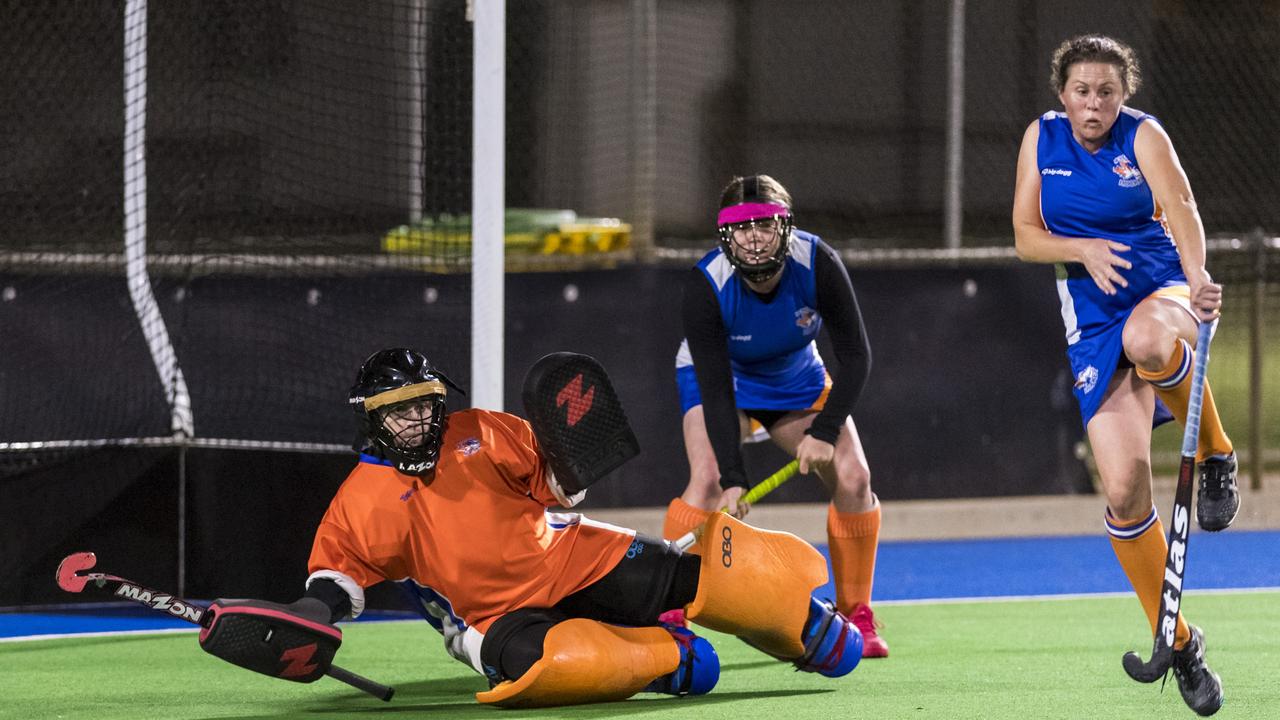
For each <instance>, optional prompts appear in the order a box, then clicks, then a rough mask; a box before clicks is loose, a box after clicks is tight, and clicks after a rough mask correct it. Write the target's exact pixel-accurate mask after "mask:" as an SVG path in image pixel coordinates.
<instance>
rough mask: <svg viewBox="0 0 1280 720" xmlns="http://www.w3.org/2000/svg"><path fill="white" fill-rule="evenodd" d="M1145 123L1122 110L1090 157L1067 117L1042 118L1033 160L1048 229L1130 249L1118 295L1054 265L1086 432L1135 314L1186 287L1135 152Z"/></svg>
mask: <svg viewBox="0 0 1280 720" xmlns="http://www.w3.org/2000/svg"><path fill="white" fill-rule="evenodd" d="M1145 121H1151V122H1158V121H1157V120H1156V119H1155V118H1154V117H1152V116H1151V115H1147V114H1146V113H1144V112H1142V111H1140V110H1134V109H1133V108H1128V107H1123V108H1121V109H1120V115H1119V117H1118V118H1117V119H1116V122H1115V124H1114V125H1113V126H1112V127H1111V134H1110V137H1108V139H1107V142H1106V144H1105V145H1103V146H1102V148H1100V149H1099V150H1098V151H1097V152H1096V153H1091V152H1089V151H1088V150H1086V149H1085V148H1084V147H1083V146H1082V145H1080V143H1079V142H1077V141H1076V139H1075V138H1074V137H1073V136H1072V134H1071V122H1070V121H1069V120H1068V119H1067V116H1066V114H1065V113H1061V112H1047V113H1045V114H1044V115H1042V116H1041V117H1040V141H1039V143H1038V145H1037V146H1036V161H1037V166H1038V168H1039V170H1040V215H1041V217H1042V218H1043V219H1044V224H1045V227H1047V228H1048V229H1049V232H1051V233H1053V234H1054V235H1058V236H1062V237H1068V238H1104V239H1108V240H1115V241H1118V242H1122V243H1124V244H1126V245H1128V246H1129V248H1130V249H1129V250H1128V251H1127V252H1123V253H1118V254H1119V255H1120V256H1121V257H1123V258H1124V259H1126V260H1128V261H1129V262H1131V263H1133V268H1131V269H1129V270H1123V269H1119V270H1118V272H1119V273H1120V274H1121V275H1122V276H1123V277H1124V278H1125V280H1126V281H1128V283H1129V285H1128V287H1120V286H1118V285H1117V286H1116V290H1117V293H1116V294H1115V295H1106V294H1104V293H1103V292H1102V290H1101V289H1099V288H1098V286H1097V284H1095V283H1094V281H1093V278H1091V277H1090V276H1089V273H1088V271H1087V270H1085V268H1084V265H1082V264H1080V263H1066V264H1063V265H1061V266H1059V272H1058V297H1059V299H1060V300H1061V301H1062V319H1063V323H1064V324H1065V326H1066V335H1067V345H1068V348H1067V356H1068V357H1069V358H1070V360H1071V369H1072V372H1073V373H1074V374H1075V378H1076V383H1075V394H1076V398H1077V399H1078V400H1079V401H1080V412H1081V415H1082V416H1083V418H1084V422H1085V425H1086V426H1087V425H1088V423H1089V419H1090V418H1091V417H1093V414H1094V412H1096V411H1097V408H1098V405H1099V404H1100V403H1101V402H1102V397H1103V395H1104V394H1105V392H1106V389H1107V384H1108V383H1109V381H1110V379H1111V376H1112V374H1113V373H1114V372H1115V369H1116V363H1117V362H1118V361H1119V359H1120V354H1121V352H1122V351H1123V347H1122V345H1121V331H1122V330H1123V328H1124V323H1125V321H1127V320H1128V319H1129V314H1130V313H1131V312H1132V311H1133V308H1134V307H1136V306H1137V305H1138V303H1140V302H1142V300H1144V299H1145V298H1147V297H1148V296H1150V295H1151V294H1152V293H1154V292H1156V291H1158V290H1160V289H1161V288H1164V287H1168V286H1171V285H1180V284H1186V277H1185V276H1184V275H1183V273H1182V265H1181V259H1180V257H1179V255H1178V249H1177V246H1176V245H1174V242H1173V238H1172V237H1171V236H1170V234H1169V232H1168V228H1167V227H1166V226H1165V224H1164V220H1163V213H1162V211H1161V209H1160V208H1159V207H1158V206H1157V205H1156V202H1155V199H1154V198H1153V196H1152V195H1151V188H1150V187H1149V186H1148V185H1147V182H1146V179H1145V178H1144V177H1143V176H1142V169H1141V168H1140V167H1138V163H1137V155H1136V153H1135V152H1134V149H1133V143H1134V138H1135V137H1136V135H1137V132H1138V126H1139V125H1141V123H1143V122H1145Z"/></svg>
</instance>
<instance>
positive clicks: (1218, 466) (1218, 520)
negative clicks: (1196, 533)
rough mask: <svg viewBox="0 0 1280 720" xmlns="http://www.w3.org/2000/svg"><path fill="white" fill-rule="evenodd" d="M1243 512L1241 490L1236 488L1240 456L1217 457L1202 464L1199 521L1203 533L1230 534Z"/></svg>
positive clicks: (1198, 504)
mask: <svg viewBox="0 0 1280 720" xmlns="http://www.w3.org/2000/svg"><path fill="white" fill-rule="evenodd" d="M1238 512H1240V488H1239V487H1237V486H1236V454H1235V453H1231V454H1230V455H1227V456H1226V457H1221V456H1214V457H1211V458H1209V459H1207V460H1205V461H1204V462H1202V463H1200V490H1199V492H1198V493H1196V521H1197V522H1199V523H1200V528H1201V529H1202V530H1208V531H1210V532H1215V531H1218V530H1226V529H1227V528H1228V527H1229V526H1230V525H1231V521H1232V520H1235V519H1236V513H1238Z"/></svg>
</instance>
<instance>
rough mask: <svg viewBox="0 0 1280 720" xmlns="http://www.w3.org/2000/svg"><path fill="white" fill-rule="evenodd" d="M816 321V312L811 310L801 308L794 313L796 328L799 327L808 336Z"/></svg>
mask: <svg viewBox="0 0 1280 720" xmlns="http://www.w3.org/2000/svg"><path fill="white" fill-rule="evenodd" d="M817 320H818V311H817V310H814V309H813V308H807V307H802V308H800V309H799V310H797V311H796V326H797V327H800V328H801V329H803V330H804V331H805V334H808V333H810V332H812V331H813V327H814V324H815V323H816V322H817Z"/></svg>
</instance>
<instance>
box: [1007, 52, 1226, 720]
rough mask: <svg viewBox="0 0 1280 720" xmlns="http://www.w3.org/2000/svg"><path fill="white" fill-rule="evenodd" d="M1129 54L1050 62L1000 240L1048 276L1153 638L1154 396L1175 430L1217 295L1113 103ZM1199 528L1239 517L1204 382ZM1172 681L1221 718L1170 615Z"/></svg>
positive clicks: (1118, 100) (1147, 154) (1168, 166)
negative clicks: (1045, 96) (1048, 99)
mask: <svg viewBox="0 0 1280 720" xmlns="http://www.w3.org/2000/svg"><path fill="white" fill-rule="evenodd" d="M1138 81H1139V75H1138V66H1137V60H1136V58H1135V56H1134V53H1133V51H1132V50H1131V49H1130V48H1128V47H1126V46H1125V45H1123V44H1121V43H1119V42H1117V41H1115V40H1113V39H1111V38H1108V37H1104V36H1097V35H1094V36H1081V37H1077V38H1073V39H1070V40H1068V41H1066V42H1064V43H1063V44H1062V45H1061V46H1060V47H1059V48H1058V50H1057V52H1056V53H1055V54H1054V56H1053V63H1052V82H1053V89H1054V92H1055V93H1056V94H1057V96H1058V99H1059V100H1060V101H1061V102H1062V104H1063V107H1064V108H1065V112H1048V113H1045V114H1044V115H1042V116H1041V117H1040V118H1039V119H1037V120H1035V121H1034V122H1032V123H1031V125H1030V126H1028V127H1027V131H1026V134H1025V135H1024V136H1023V139H1022V149H1021V152H1020V154H1019V156H1018V176H1017V187H1016V189H1015V192H1014V204H1013V227H1014V235H1015V238H1016V243H1017V250H1018V256H1019V257H1020V258H1022V259H1023V260H1025V261H1028V262H1052V263H1059V265H1058V295H1059V297H1061V299H1062V317H1063V319H1064V320H1065V321H1066V331H1067V357H1068V358H1069V359H1070V361H1071V369H1072V372H1073V373H1074V374H1075V378H1076V382H1075V395H1076V399H1077V400H1078V401H1079V403H1080V412H1081V415H1082V417H1083V419H1084V424H1085V428H1086V431H1087V433H1088V435H1089V444H1090V446H1091V447H1092V448H1093V456H1094V459H1095V461H1096V462H1097V467H1098V475H1099V476H1100V478H1101V481H1102V486H1103V491H1104V492H1105V493H1106V496H1107V512H1106V525H1107V532H1108V533H1109V534H1110V535H1111V546H1112V548H1113V549H1114V550H1115V553H1116V557H1117V558H1118V559H1119V561H1120V565H1121V567H1123V568H1124V571H1125V574H1126V575H1128V577H1129V581H1130V583H1132V585H1133V588H1134V590H1135V591H1136V592H1137V594H1138V599H1139V600H1140V601H1141V602H1142V606H1143V608H1144V609H1145V610H1146V613H1147V617H1148V619H1149V620H1150V622H1151V627H1152V632H1153V633H1154V632H1155V630H1156V622H1157V617H1158V615H1159V611H1160V593H1161V587H1162V584H1163V576H1164V571H1165V556H1166V553H1167V552H1168V544H1167V541H1166V540H1165V531H1164V526H1163V524H1162V523H1161V522H1160V518H1159V516H1158V515H1157V513H1156V509H1155V506H1154V505H1153V504H1152V500H1151V497H1152V491H1151V428H1152V417H1153V413H1155V411H1156V408H1157V402H1156V398H1159V400H1160V401H1161V402H1163V404H1164V405H1165V406H1167V408H1168V410H1169V411H1171V412H1172V414H1173V415H1174V416H1175V417H1176V418H1177V419H1178V421H1179V422H1185V420H1186V417H1187V404H1188V399H1189V397H1190V394H1191V364H1192V357H1193V354H1194V351H1193V346H1194V343H1195V341H1196V330H1197V325H1198V323H1199V322H1200V321H1206V322H1207V321H1216V318H1217V317H1218V312H1219V309H1220V307H1221V305H1222V287H1221V286H1219V285H1216V284H1214V283H1213V281H1212V280H1211V279H1210V277H1209V273H1208V272H1206V271H1205V267H1204V261H1205V241H1204V228H1203V226H1202V225H1201V222H1200V215H1199V212H1198V211H1197V209H1196V203H1195V199H1194V197H1193V196H1192V194H1191V187H1190V184H1189V183H1188V181H1187V177H1186V175H1185V174H1184V173H1183V171H1182V166H1181V164H1180V163H1179V161H1178V156H1177V153H1176V152H1174V149H1173V144H1172V142H1170V140H1169V136H1168V135H1166V134H1165V131H1164V129H1163V128H1161V126H1160V124H1159V122H1158V121H1156V119H1155V118H1153V117H1152V116H1150V115H1147V114H1145V113H1143V112H1142V111H1140V110H1134V109H1133V108H1129V107H1125V106H1124V102H1125V100H1126V99H1128V98H1129V97H1130V96H1131V95H1132V94H1133V93H1135V92H1136V91H1137V90H1138ZM1197 460H1198V461H1199V462H1200V490H1199V497H1198V501H1197V503H1196V505H1197V507H1196V511H1197V512H1196V516H1197V518H1198V520H1199V523H1200V526H1201V527H1202V528H1204V529H1205V530H1222V529H1224V528H1226V527H1227V526H1228V525H1230V524H1231V521H1232V519H1234V518H1235V515H1236V512H1237V510H1238V509H1239V494H1238V491H1237V489H1236V480H1235V468H1236V461H1235V454H1234V453H1233V452H1232V445H1231V440H1230V439H1228V438H1227V435H1226V433H1225V432H1224V431H1223V429H1222V423H1221V421H1220V420H1219V418H1218V411H1217V409H1216V408H1215V406H1214V403H1213V395H1212V393H1211V392H1210V391H1209V387H1208V383H1207V381H1206V383H1205V387H1204V400H1203V406H1202V410H1201V425H1200V437H1199V449H1198V452H1197ZM1175 638H1176V639H1175V641H1174V644H1173V647H1174V655H1173V671H1174V675H1175V676H1176V677H1177V679H1178V687H1179V689H1180V690H1181V692H1182V697H1183V699H1184V700H1185V701H1186V702H1187V704H1188V705H1189V706H1190V707H1191V708H1192V709H1193V710H1195V711H1196V712H1197V713H1199V714H1201V715H1211V714H1213V713H1214V712H1216V711H1217V710H1218V708H1219V707H1220V706H1221V705H1222V685H1221V683H1220V682H1219V680H1218V676H1217V675H1216V674H1215V673H1214V672H1213V671H1212V670H1210V669H1209V667H1208V666H1207V665H1206V664H1205V661H1204V637H1203V634H1202V633H1201V632H1200V629H1199V628H1196V627H1194V626H1190V625H1188V624H1187V623H1186V622H1185V621H1184V620H1183V619H1182V617H1181V616H1179V618H1178V627H1177V632H1176V635H1175Z"/></svg>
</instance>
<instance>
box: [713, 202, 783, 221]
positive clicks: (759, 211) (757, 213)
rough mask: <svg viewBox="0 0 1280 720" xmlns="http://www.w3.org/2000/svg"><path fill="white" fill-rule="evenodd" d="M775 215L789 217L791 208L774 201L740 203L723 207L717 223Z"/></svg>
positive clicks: (758, 218)
mask: <svg viewBox="0 0 1280 720" xmlns="http://www.w3.org/2000/svg"><path fill="white" fill-rule="evenodd" d="M774 215H781V216H782V217H788V216H790V215H791V209H790V208H788V207H787V206H786V205H774V204H773V203H751V202H748V203H739V204H738V205H730V206H729V207H727V208H721V210H720V215H719V216H717V217H716V224H717V225H732V224H734V223H740V222H746V221H748V220H760V219H761V218H770V217H773V216H774Z"/></svg>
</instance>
